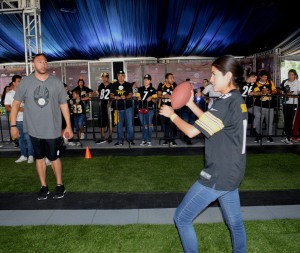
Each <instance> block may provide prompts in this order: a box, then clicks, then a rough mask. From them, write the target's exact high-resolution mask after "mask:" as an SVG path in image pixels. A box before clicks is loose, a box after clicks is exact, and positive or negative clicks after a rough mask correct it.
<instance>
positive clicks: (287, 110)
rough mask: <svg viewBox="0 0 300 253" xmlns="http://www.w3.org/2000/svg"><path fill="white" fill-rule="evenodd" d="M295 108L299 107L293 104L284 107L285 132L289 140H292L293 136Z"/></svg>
mask: <svg viewBox="0 0 300 253" xmlns="http://www.w3.org/2000/svg"><path fill="white" fill-rule="evenodd" d="M295 108H297V105H293V104H284V105H283V115H284V132H285V134H286V136H287V137H288V138H291V136H292V130H293V121H294V116H295V113H296V110H295Z"/></svg>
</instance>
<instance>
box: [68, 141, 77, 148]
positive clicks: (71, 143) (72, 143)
mask: <svg viewBox="0 0 300 253" xmlns="http://www.w3.org/2000/svg"><path fill="white" fill-rule="evenodd" d="M68 145H69V146H72V147H74V146H76V143H74V142H71V141H70V142H69V144H68Z"/></svg>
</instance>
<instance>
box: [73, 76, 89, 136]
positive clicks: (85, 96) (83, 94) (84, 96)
mask: <svg viewBox="0 0 300 253" xmlns="http://www.w3.org/2000/svg"><path fill="white" fill-rule="evenodd" d="M77 84H78V86H76V87H75V88H74V89H73V90H72V92H73V91H75V90H78V91H79V92H80V99H81V101H83V104H84V126H85V125H86V112H88V111H89V109H88V108H89V107H90V104H89V101H90V100H91V97H92V96H93V92H94V91H93V90H92V89H90V88H89V87H87V86H85V82H84V80H83V78H82V77H80V78H79V79H78V81H77ZM84 138H85V135H84V132H82V133H81V135H80V139H84Z"/></svg>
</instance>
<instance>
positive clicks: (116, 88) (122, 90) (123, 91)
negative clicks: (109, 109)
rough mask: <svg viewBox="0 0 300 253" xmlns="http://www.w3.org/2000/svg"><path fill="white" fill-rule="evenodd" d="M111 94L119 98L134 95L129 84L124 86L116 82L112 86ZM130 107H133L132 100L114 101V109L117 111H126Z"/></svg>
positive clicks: (126, 83)
mask: <svg viewBox="0 0 300 253" xmlns="http://www.w3.org/2000/svg"><path fill="white" fill-rule="evenodd" d="M110 92H111V93H112V94H114V95H115V96H118V97H121V96H128V95H129V94H132V86H131V84H130V83H129V82H124V83H122V84H120V83H119V82H115V83H113V84H112V87H111V90H110ZM129 107H132V100H131V99H125V100H114V101H113V108H115V109H117V110H124V109H125V108H129Z"/></svg>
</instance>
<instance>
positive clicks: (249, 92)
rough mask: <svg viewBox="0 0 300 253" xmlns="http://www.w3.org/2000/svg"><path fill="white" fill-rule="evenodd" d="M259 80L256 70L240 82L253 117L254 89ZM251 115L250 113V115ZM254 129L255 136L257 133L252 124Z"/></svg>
mask: <svg viewBox="0 0 300 253" xmlns="http://www.w3.org/2000/svg"><path fill="white" fill-rule="evenodd" d="M256 80H257V74H256V73H255V72H250V73H249V74H248V75H247V79H246V81H245V82H242V83H240V84H239V86H240V92H241V94H242V97H243V98H244V100H245V102H246V105H247V108H248V113H250V114H251V116H252V117H251V119H253V117H254V98H253V91H254V86H255V84H256ZM249 116H250V115H249ZM252 125H253V126H252V129H251V134H254V135H255V136H256V135H257V133H256V130H255V126H254V124H252Z"/></svg>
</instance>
